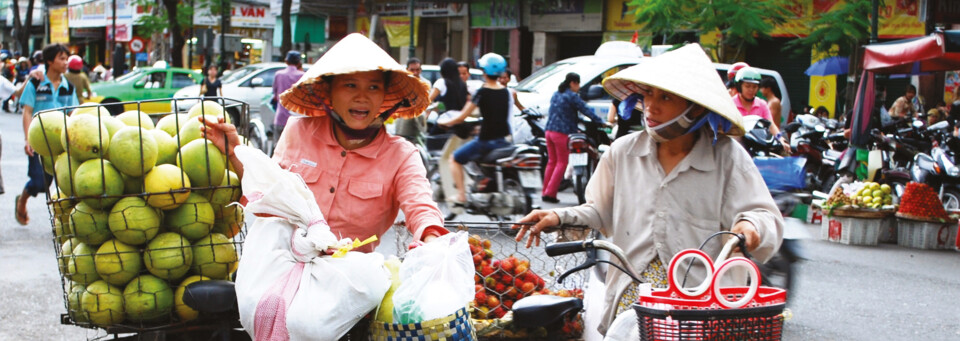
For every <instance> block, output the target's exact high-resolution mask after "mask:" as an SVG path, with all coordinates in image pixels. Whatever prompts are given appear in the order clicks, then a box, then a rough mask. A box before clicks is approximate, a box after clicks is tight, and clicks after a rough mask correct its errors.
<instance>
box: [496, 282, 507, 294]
mask: <svg viewBox="0 0 960 341" xmlns="http://www.w3.org/2000/svg"><path fill="white" fill-rule="evenodd" d="M493 291H495V292H497V293H500V294H502V293H504V292H506V291H507V287H506V286H504V285H503V283H497V285H496V286H494V287H493Z"/></svg>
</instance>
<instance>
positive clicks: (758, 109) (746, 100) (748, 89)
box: [731, 66, 791, 155]
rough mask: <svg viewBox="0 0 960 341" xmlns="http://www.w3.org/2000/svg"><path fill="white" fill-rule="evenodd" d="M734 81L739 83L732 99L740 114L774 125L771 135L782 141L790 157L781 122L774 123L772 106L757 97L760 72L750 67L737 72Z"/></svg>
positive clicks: (785, 151) (771, 127) (788, 145)
mask: <svg viewBox="0 0 960 341" xmlns="http://www.w3.org/2000/svg"><path fill="white" fill-rule="evenodd" d="M734 80H735V81H736V83H737V84H736V85H737V94H736V95H733V97H732V98H731V99H732V100H733V104H735V105H736V106H737V110H740V114H741V115H743V116H749V115H756V116H760V118H763V119H765V120H767V121H770V123H773V124H771V125H770V134H773V135H775V136H777V139H779V140H780V144H781V145H782V146H783V151H784V153H786V154H787V155H790V153H791V150H790V143H788V142H787V139H786V137H784V136H782V135H780V128H779V122H774V121H773V115H772V114H771V113H770V106H769V105H768V104H767V101H765V100H763V98H758V97H757V92H759V91H760V81H761V80H762V77H761V76H760V71H757V69H754V68H752V67H749V66H748V67H744V68H742V69H740V71H737V75H736V76H735V77H734ZM750 128H752V127H750Z"/></svg>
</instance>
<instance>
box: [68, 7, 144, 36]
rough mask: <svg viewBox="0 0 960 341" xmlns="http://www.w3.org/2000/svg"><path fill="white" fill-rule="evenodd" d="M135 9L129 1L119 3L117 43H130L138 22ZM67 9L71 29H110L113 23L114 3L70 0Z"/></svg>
mask: <svg viewBox="0 0 960 341" xmlns="http://www.w3.org/2000/svg"><path fill="white" fill-rule="evenodd" d="M134 7H136V6H135V5H133V4H132V3H130V2H129V1H117V32H118V33H120V34H119V35H118V36H117V41H130V37H132V35H131V34H132V33H133V23H134V21H136V16H135V15H134ZM67 8H68V9H67V11H68V21H69V22H70V27H71V28H83V27H109V26H110V25H111V24H112V23H113V1H108V0H87V1H82V0H70V1H69V2H68V5H67ZM124 32H126V34H124Z"/></svg>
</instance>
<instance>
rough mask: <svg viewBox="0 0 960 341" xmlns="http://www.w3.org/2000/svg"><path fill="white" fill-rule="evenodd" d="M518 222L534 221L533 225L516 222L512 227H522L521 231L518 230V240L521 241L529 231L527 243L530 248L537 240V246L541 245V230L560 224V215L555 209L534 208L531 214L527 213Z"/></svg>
mask: <svg viewBox="0 0 960 341" xmlns="http://www.w3.org/2000/svg"><path fill="white" fill-rule="evenodd" d="M518 223H534V224H533V225H527V224H523V225H521V224H516V225H513V226H511V228H512V229H520V232H517V241H518V242H519V241H521V240H522V239H523V237H524V236H525V235H527V233H529V234H530V236H529V237H528V238H527V244H526V246H527V248H529V247H530V245H531V244H533V242H534V241H536V245H537V246H540V232H543V231H544V230H546V229H548V228H551V227H554V226H557V225H560V216H558V215H557V213H556V212H554V211H547V210H533V211H532V212H530V214H527V216H526V217H523V219H520V221H518Z"/></svg>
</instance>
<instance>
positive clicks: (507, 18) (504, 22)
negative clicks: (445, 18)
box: [470, 0, 520, 29]
mask: <svg viewBox="0 0 960 341" xmlns="http://www.w3.org/2000/svg"><path fill="white" fill-rule="evenodd" d="M519 23H520V5H519V3H518V1H517V0H480V1H474V2H471V3H470V27H473V28H504V29H509V28H517V26H518V25H519Z"/></svg>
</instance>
